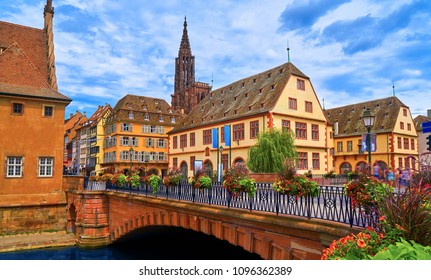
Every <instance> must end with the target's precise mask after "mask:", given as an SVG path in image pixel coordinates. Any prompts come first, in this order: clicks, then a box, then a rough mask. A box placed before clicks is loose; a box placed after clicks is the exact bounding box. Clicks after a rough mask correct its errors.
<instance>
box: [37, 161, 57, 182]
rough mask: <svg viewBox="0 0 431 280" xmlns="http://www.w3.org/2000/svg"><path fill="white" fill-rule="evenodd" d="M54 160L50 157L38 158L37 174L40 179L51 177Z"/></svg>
mask: <svg viewBox="0 0 431 280" xmlns="http://www.w3.org/2000/svg"><path fill="white" fill-rule="evenodd" d="M53 162H54V159H53V158H52V157H40V158H39V172H38V176H40V177H52V169H53Z"/></svg>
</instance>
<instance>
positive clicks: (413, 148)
mask: <svg viewBox="0 0 431 280" xmlns="http://www.w3.org/2000/svg"><path fill="white" fill-rule="evenodd" d="M410 149H411V150H415V139H410Z"/></svg>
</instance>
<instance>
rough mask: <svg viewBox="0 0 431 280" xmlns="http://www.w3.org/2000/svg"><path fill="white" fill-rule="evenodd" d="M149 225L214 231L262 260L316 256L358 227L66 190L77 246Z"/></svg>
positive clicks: (97, 243) (112, 238) (69, 221)
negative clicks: (335, 240)
mask: <svg viewBox="0 0 431 280" xmlns="http://www.w3.org/2000/svg"><path fill="white" fill-rule="evenodd" d="M78 185H79V184H78ZM154 225H161V226H173V227H182V228H185V229H191V230H194V231H197V232H202V233H204V234H208V235H213V236H215V237H217V238H218V239H221V240H226V241H228V242H229V243H231V244H233V245H237V246H241V247H242V248H244V249H245V250H247V251H249V252H252V253H257V254H259V255H260V256H261V257H262V258H263V259H320V256H321V252H322V250H323V249H324V248H326V247H328V246H329V244H330V243H331V242H332V240H334V239H338V238H340V237H343V236H346V235H348V234H350V233H351V232H357V231H359V230H360V228H355V227H349V225H346V224H343V223H337V222H331V221H325V220H321V219H307V218H303V217H297V216H291V215H284V214H283V215H276V214H275V213H267V212H259V211H253V212H251V211H248V210H244V209H232V208H227V207H222V206H213V205H205V204H200V203H192V202H184V201H176V200H168V199H165V198H158V197H147V196H144V195H139V194H130V193H125V192H116V191H86V190H83V188H82V187H78V188H69V190H67V229H68V231H70V232H74V233H75V234H76V244H77V246H79V247H84V248H94V247H102V246H107V245H109V244H111V243H112V242H115V240H117V239H118V238H120V237H122V236H124V235H126V234H127V233H129V232H132V231H133V230H135V229H139V228H142V227H146V226H154Z"/></svg>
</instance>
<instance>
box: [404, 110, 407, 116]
mask: <svg viewBox="0 0 431 280" xmlns="http://www.w3.org/2000/svg"><path fill="white" fill-rule="evenodd" d="M403 115H404V117H407V109H406V108H403Z"/></svg>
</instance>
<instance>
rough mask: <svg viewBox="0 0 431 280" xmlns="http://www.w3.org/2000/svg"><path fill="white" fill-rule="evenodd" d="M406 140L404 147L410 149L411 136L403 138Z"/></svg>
mask: <svg viewBox="0 0 431 280" xmlns="http://www.w3.org/2000/svg"><path fill="white" fill-rule="evenodd" d="M403 141H404V149H405V150H408V149H409V138H403Z"/></svg>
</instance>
